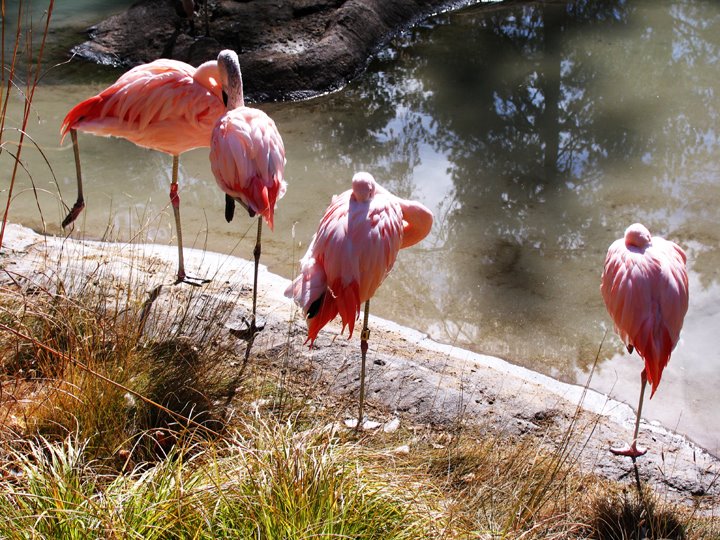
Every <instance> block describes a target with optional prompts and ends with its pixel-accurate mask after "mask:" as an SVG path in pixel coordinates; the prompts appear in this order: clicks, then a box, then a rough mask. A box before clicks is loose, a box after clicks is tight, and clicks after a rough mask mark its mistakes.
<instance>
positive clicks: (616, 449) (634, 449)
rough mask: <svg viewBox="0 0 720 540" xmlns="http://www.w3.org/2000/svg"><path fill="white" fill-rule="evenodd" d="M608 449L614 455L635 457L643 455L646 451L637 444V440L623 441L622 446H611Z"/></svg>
mask: <svg viewBox="0 0 720 540" xmlns="http://www.w3.org/2000/svg"><path fill="white" fill-rule="evenodd" d="M610 451H611V452H612V453H613V454H615V455H616V456H627V457H631V458H633V459H635V458H638V457H640V456H644V455H645V454H646V453H647V448H645V447H644V446H638V444H637V441H633V443H632V444H627V443H625V444H624V445H623V446H613V447H611V448H610Z"/></svg>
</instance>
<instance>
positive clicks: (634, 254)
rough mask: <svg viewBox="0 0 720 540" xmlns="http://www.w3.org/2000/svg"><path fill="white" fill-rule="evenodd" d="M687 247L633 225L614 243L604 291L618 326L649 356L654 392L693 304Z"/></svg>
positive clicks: (647, 364) (630, 343) (632, 345)
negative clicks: (690, 302)
mask: <svg viewBox="0 0 720 540" xmlns="http://www.w3.org/2000/svg"><path fill="white" fill-rule="evenodd" d="M685 263H686V256H685V252H684V251H683V250H682V249H681V248H680V246H678V245H677V244H675V243H674V242H670V241H668V240H665V239H663V238H660V237H658V236H654V237H651V236H650V232H649V231H648V230H647V228H645V227H644V226H643V225H641V224H640V223H635V224H633V225H630V227H628V228H627V230H626V231H625V236H624V238H621V239H619V240H616V241H615V242H613V244H612V245H611V246H610V248H609V249H608V252H607V257H606V258H605V267H604V271H603V274H602V280H601V281H602V282H601V286H600V290H601V292H602V297H603V299H604V300H605V306H606V307H607V310H608V312H609V313H610V316H611V317H612V319H613V322H614V323H615V330H616V331H617V333H618V334H619V335H620V337H621V338H622V340H623V342H624V343H625V345H627V347H628V350H630V351H631V352H632V348H635V349H636V350H637V352H638V354H639V355H640V356H641V357H642V358H643V359H644V360H645V372H646V374H647V380H648V382H649V383H650V385H651V387H652V393H651V395H650V396H651V397H652V395H653V394H654V393H655V391H656V390H657V387H658V385H659V384H660V378H661V377H662V372H663V369H665V366H666V365H667V363H668V361H669V360H670V353H671V352H672V350H673V349H674V348H675V345H677V342H678V339H679V338H680V330H681V328H682V325H683V319H684V317H685V313H686V312H687V308H688V276H687V269H686V266H685Z"/></svg>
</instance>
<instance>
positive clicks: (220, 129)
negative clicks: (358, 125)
mask: <svg viewBox="0 0 720 540" xmlns="http://www.w3.org/2000/svg"><path fill="white" fill-rule="evenodd" d="M217 61H218V67H219V69H220V79H221V81H222V87H223V97H224V99H225V101H226V105H227V109H228V110H227V113H225V115H223V116H222V117H221V118H220V119H219V120H218V121H217V122H216V124H215V127H214V128H213V132H212V140H211V143H210V165H211V168H212V171H213V174H214V175H215V180H216V181H217V184H218V186H219V187H220V189H222V190H223V191H224V192H225V196H226V208H225V217H226V219H227V220H228V221H230V220H231V219H232V215H233V210H234V203H235V201H237V202H239V203H240V204H241V205H242V206H243V207H244V208H245V209H246V210H247V211H248V214H249V215H250V217H255V216H256V215H257V216H258V228H257V240H256V243H255V249H254V251H253V255H254V258H255V274H254V278H253V307H252V319H251V321H250V328H249V331H250V335H251V336H252V335H254V334H255V333H256V332H257V331H258V330H261V329H262V328H258V327H257V326H256V321H255V314H256V305H257V277H258V264H259V261H260V251H261V247H260V241H261V233H262V218H264V219H265V221H266V222H267V224H268V226H269V227H270V229H271V230H272V229H273V218H274V212H275V203H276V202H277V201H278V200H279V199H280V198H282V196H283V195H285V190H286V187H287V185H286V183H285V180H284V172H285V147H284V145H283V141H282V137H280V132H279V131H278V129H277V127H276V126H275V122H274V121H273V120H272V119H271V118H270V117H269V116H268V115H267V114H265V113H264V112H263V111H261V110H260V109H254V108H252V107H246V106H245V99H244V96H243V83H242V74H241V73H240V61H239V59H238V56H237V54H236V53H235V51H231V50H224V51H221V52H220V54H219V55H218V59H217Z"/></svg>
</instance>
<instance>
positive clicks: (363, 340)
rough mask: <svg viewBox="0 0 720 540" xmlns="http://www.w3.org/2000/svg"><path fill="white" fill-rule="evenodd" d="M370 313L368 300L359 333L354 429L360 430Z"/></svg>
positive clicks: (363, 403)
mask: <svg viewBox="0 0 720 540" xmlns="http://www.w3.org/2000/svg"><path fill="white" fill-rule="evenodd" d="M369 313H370V300H367V301H366V302H365V319H364V320H363V329H362V332H361V333H360V354H361V361H360V403H359V406H358V419H357V424H355V429H356V430H358V431H359V430H361V429H362V425H363V406H364V405H365V358H366V356H367V350H368V339H370V329H369V328H368V316H369Z"/></svg>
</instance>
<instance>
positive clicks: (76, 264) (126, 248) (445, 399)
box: [0, 224, 720, 514]
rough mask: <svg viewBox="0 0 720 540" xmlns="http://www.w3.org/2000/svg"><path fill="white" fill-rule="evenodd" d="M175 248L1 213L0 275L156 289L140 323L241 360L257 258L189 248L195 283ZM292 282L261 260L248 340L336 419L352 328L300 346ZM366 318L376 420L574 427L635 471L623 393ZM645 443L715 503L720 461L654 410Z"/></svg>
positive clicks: (676, 476) (559, 431)
mask: <svg viewBox="0 0 720 540" xmlns="http://www.w3.org/2000/svg"><path fill="white" fill-rule="evenodd" d="M176 256H177V250H176V248H175V247H174V246H159V245H150V244H112V243H103V242H97V241H81V240H74V239H72V238H63V237H54V236H43V235H40V234H38V233H35V232H34V231H32V230H30V229H28V228H26V227H22V226H20V225H15V224H9V225H8V228H7V230H6V236H5V243H4V245H3V251H2V254H1V255H0V267H1V268H2V269H3V270H4V272H3V277H2V278H0V279H1V281H2V282H3V285H4V286H6V287H31V286H32V287H37V286H38V281H43V282H46V284H45V285H43V286H47V287H48V288H49V289H52V287H56V286H57V283H58V282H62V284H63V285H62V286H63V290H64V291H65V292H66V293H67V294H75V293H77V292H78V290H79V289H80V288H86V287H88V286H89V284H92V286H93V287H97V288H98V289H99V290H107V291H111V292H112V291H114V290H116V289H117V290H122V291H129V290H132V291H134V293H137V294H140V295H142V296H144V297H151V296H153V295H154V300H153V302H152V310H151V311H150V312H149V317H148V320H147V326H146V328H147V329H153V328H155V329H157V328H162V327H163V326H162V325H169V326H171V327H172V326H173V325H177V324H178V323H177V320H180V319H182V320H184V321H187V320H193V321H197V323H196V324H194V325H193V326H192V331H185V333H186V335H185V337H186V338H187V339H188V340H190V342H192V340H201V339H202V340H206V339H207V336H208V335H211V334H212V335H213V336H214V337H213V339H214V340H217V341H218V343H220V342H224V343H225V346H226V347H227V348H228V349H229V350H231V351H233V353H232V354H231V356H229V357H228V359H227V361H226V364H227V365H225V366H218V367H217V369H218V370H230V371H233V370H235V371H237V370H238V369H239V367H238V366H240V365H242V362H243V356H244V354H245V350H246V342H245V341H243V340H242V339H240V338H238V337H237V335H238V333H237V332H236V330H237V329H239V328H241V327H242V325H243V323H242V320H243V318H244V317H245V316H246V315H247V314H248V313H249V311H250V307H251V303H252V292H251V287H250V286H249V285H250V284H251V283H252V268H253V264H252V262H251V261H246V260H244V259H240V258H235V257H229V256H226V255H222V254H216V253H209V252H205V251H200V250H191V249H187V250H186V253H185V256H186V265H187V267H188V271H190V272H192V273H195V274H196V275H201V274H202V275H206V276H211V277H212V278H213V280H212V282H211V283H210V284H208V285H205V286H203V287H202V288H196V287H190V286H187V285H173V284H172V276H173V272H174V267H175V263H176ZM288 283H289V281H288V280H286V279H284V278H281V277H279V276H276V275H274V274H271V273H269V272H268V271H267V269H266V268H265V267H261V271H260V277H259V294H258V312H259V313H261V314H262V315H263V316H264V317H265V325H266V326H265V329H264V330H263V331H262V332H261V333H260V334H258V335H257V337H256V339H255V341H254V343H253V346H252V357H253V358H266V359H268V358H269V359H278V358H280V357H282V358H283V361H282V362H279V361H278V368H277V369H278V370H280V369H290V370H293V371H294V372H301V373H303V376H304V377H307V380H308V384H313V385H317V386H318V387H320V388H322V389H323V392H325V393H327V394H328V395H337V396H341V397H342V396H345V397H346V398H347V399H346V400H345V402H346V403H347V407H346V408H345V409H344V410H338V411H337V414H338V420H339V421H342V420H343V419H344V418H352V417H353V414H354V412H355V406H356V403H357V402H356V396H357V391H358V385H359V377H358V369H359V368H358V363H359V362H358V358H359V345H358V339H359V338H358V336H353V338H352V339H351V340H348V339H346V338H345V337H344V336H341V335H340V327H339V325H337V324H334V323H331V324H330V325H328V327H326V329H325V330H323V331H322V332H321V334H320V336H319V337H318V340H317V341H316V343H315V347H314V348H313V349H309V348H308V347H307V346H305V345H304V344H303V342H304V339H305V323H304V321H303V320H302V317H301V316H299V315H301V314H298V312H297V310H296V309H295V308H294V306H293V304H292V302H290V300H288V299H287V298H285V297H284V296H283V291H284V290H285V287H286V286H287V284H288ZM159 286H162V287H159ZM138 291H140V292H139V293H138ZM123 294H126V293H123ZM128 294H129V293H128ZM370 326H371V331H372V336H371V341H370V351H369V356H368V388H367V396H368V400H367V403H368V411H369V414H370V415H371V417H372V419H373V420H378V421H380V422H383V421H385V422H386V421H389V420H392V419H393V418H395V417H398V418H400V419H401V420H402V421H403V422H405V423H409V424H422V425H430V426H437V427H439V428H440V429H451V428H452V427H453V426H459V425H463V424H465V423H472V424H474V425H476V426H480V427H481V429H482V430H488V432H492V433H495V434H499V435H500V436H501V437H502V436H507V437H517V436H528V435H529V436H536V437H537V438H539V439H542V440H543V441H544V444H547V445H548V446H549V447H551V448H552V447H556V446H558V445H561V444H565V443H566V442H567V441H568V438H567V437H568V433H571V437H570V443H569V444H570V446H571V451H572V453H573V456H574V459H576V460H577V462H578V463H579V464H580V466H581V467H582V468H583V470H585V471H586V472H590V473H593V474H597V475H600V476H603V477H607V478H610V479H614V480H618V481H621V482H627V483H628V484H630V483H631V482H632V481H633V474H634V473H633V466H632V463H631V461H630V460H629V459H627V458H621V457H617V456H613V455H611V454H610V452H609V451H608V448H609V446H610V445H612V444H616V443H618V442H620V441H623V440H628V439H629V438H630V437H631V435H632V429H633V422H634V413H633V411H632V409H631V408H630V407H629V406H628V405H625V404H623V403H619V402H617V401H614V400H612V399H610V398H608V397H607V396H605V395H602V394H600V393H598V392H596V391H593V390H590V389H584V388H582V387H579V386H576V385H570V384H565V383H561V382H559V381H556V380H554V379H551V378H550V377H547V376H544V375H541V374H539V373H536V372H533V371H530V370H528V369H525V368H521V367H518V366H515V365H512V364H510V363H508V362H505V361H504V360H501V359H499V358H493V357H489V356H485V355H481V354H477V353H473V352H471V351H467V350H463V349H459V348H457V347H452V346H449V345H443V344H440V343H437V342H434V341H432V340H431V339H429V338H428V337H427V336H425V335H424V334H421V333H419V332H417V331H414V330H411V329H408V328H404V327H401V326H399V325H397V324H394V323H392V322H389V321H385V320H383V319H379V318H377V317H371V321H370ZM163 331H164V332H166V333H167V331H166V330H163ZM163 331H161V332H160V333H161V334H162V332H163ZM273 361H274V360H273ZM280 364H283V365H280ZM229 406H230V407H232V406H233V405H232V403H230V404H229ZM639 442H640V444H642V445H644V446H647V447H649V449H650V450H649V452H648V454H647V455H646V456H643V457H642V458H640V459H639V460H638V468H639V471H640V476H641V478H642V479H643V481H644V482H647V483H648V484H649V485H650V486H651V487H652V488H653V490H655V491H656V492H658V493H661V494H664V495H666V496H667V498H668V499H669V500H673V501H676V502H680V503H684V504H688V505H698V506H699V508H701V509H702V510H703V511H705V512H708V513H712V512H714V513H715V514H717V512H718V510H720V483H718V482H717V478H718V475H719V474H720V460H718V459H717V458H715V457H713V456H712V455H710V454H709V453H707V452H706V451H705V450H703V449H702V448H700V447H698V446H697V445H695V444H693V443H692V442H691V441H688V440H687V439H686V438H685V437H683V436H682V435H679V434H676V433H673V432H672V431H670V430H669V429H666V428H665V427H663V426H660V425H658V424H656V423H647V422H642V423H641V429H640V439H639Z"/></svg>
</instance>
